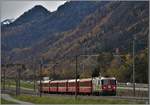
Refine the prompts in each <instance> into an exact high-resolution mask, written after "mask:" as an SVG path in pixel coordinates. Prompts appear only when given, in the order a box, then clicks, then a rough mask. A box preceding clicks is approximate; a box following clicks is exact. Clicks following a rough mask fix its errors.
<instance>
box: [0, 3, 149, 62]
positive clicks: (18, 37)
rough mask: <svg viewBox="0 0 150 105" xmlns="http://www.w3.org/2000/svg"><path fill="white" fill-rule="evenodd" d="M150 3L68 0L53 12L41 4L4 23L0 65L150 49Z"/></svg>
mask: <svg viewBox="0 0 150 105" xmlns="http://www.w3.org/2000/svg"><path fill="white" fill-rule="evenodd" d="M148 23H149V3H148V1H141V2H140V1H134V2H127V1H125V2H124V1H112V2H108V1H107V2H106V1H93V2H92V1H86V2H85V1H70V2H66V3H65V4H64V5H62V6H60V7H59V8H58V9H57V11H55V12H49V11H48V10H46V9H45V8H44V7H42V6H40V5H38V6H35V7H33V8H32V9H30V10H29V11H27V12H25V13H24V14H23V15H21V16H20V17H19V18H18V19H16V20H15V21H14V22H13V23H10V24H6V25H2V62H5V61H6V56H11V59H12V60H13V61H16V62H17V61H29V60H30V59H31V57H36V58H37V59H38V58H39V57H41V56H44V57H45V58H47V59H57V58H59V57H63V56H71V55H73V54H79V53H98V52H103V51H111V52H112V51H114V49H116V48H120V49H121V51H122V52H130V51H131V49H132V39H133V36H134V35H136V37H137V41H136V45H137V47H136V50H137V51H140V50H142V49H144V48H146V47H147V39H148V32H149V27H148Z"/></svg>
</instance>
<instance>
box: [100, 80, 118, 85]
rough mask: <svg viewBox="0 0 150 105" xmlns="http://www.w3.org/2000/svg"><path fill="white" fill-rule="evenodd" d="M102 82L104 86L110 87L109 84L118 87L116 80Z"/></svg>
mask: <svg viewBox="0 0 150 105" xmlns="http://www.w3.org/2000/svg"><path fill="white" fill-rule="evenodd" d="M101 82H102V85H108V84H111V85H116V80H110V79H105V80H101Z"/></svg>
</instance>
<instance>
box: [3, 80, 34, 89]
mask: <svg viewBox="0 0 150 105" xmlns="http://www.w3.org/2000/svg"><path fill="white" fill-rule="evenodd" d="M1 84H2V85H3V82H1ZM5 86H6V88H7V87H15V86H16V82H15V81H12V80H6V82H5ZM20 86H21V87H23V88H29V89H33V87H34V85H33V83H27V82H25V81H21V82H20Z"/></svg>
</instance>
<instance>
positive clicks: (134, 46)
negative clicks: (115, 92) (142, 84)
mask: <svg viewBox="0 0 150 105" xmlns="http://www.w3.org/2000/svg"><path fill="white" fill-rule="evenodd" d="M135 40H136V38H135V36H133V96H135Z"/></svg>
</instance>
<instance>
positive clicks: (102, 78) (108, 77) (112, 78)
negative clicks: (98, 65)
mask: <svg viewBox="0 0 150 105" xmlns="http://www.w3.org/2000/svg"><path fill="white" fill-rule="evenodd" d="M101 79H113V80H116V78H115V77H101Z"/></svg>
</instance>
